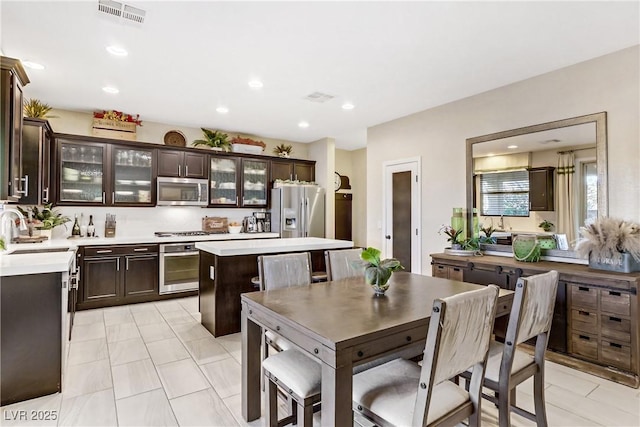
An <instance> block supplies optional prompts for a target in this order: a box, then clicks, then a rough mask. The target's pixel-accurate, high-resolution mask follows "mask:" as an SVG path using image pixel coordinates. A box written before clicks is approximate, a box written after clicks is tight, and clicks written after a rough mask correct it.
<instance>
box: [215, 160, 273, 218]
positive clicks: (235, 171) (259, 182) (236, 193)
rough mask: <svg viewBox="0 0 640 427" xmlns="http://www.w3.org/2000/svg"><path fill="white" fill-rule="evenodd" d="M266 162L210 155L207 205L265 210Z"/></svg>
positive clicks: (267, 167)
mask: <svg viewBox="0 0 640 427" xmlns="http://www.w3.org/2000/svg"><path fill="white" fill-rule="evenodd" d="M268 175H269V163H268V161H266V160H257V159H249V158H239V157H215V156H211V174H210V182H209V184H210V192H211V194H210V206H226V207H257V208H262V207H267V179H268Z"/></svg>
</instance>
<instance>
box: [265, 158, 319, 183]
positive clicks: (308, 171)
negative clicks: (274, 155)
mask: <svg viewBox="0 0 640 427" xmlns="http://www.w3.org/2000/svg"><path fill="white" fill-rule="evenodd" d="M276 179H282V180H285V181H286V180H292V181H306V182H313V181H315V179H316V162H314V161H305V160H286V159H277V160H271V180H272V181H274V180H276Z"/></svg>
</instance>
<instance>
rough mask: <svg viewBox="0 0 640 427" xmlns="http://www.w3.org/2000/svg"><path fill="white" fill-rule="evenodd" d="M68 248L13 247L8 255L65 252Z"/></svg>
mask: <svg viewBox="0 0 640 427" xmlns="http://www.w3.org/2000/svg"><path fill="white" fill-rule="evenodd" d="M69 250H70V249H69V248H28V249H27V248H25V249H15V250H14V251H12V252H11V253H10V254H9V255H24V254H42V253H47V252H67V251H69Z"/></svg>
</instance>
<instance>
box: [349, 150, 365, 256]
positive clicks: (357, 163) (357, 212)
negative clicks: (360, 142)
mask: <svg viewBox="0 0 640 427" xmlns="http://www.w3.org/2000/svg"><path fill="white" fill-rule="evenodd" d="M351 166H352V168H353V172H352V174H351V175H350V176H349V178H351V192H352V193H353V203H352V205H351V207H352V209H353V210H352V212H351V214H352V215H353V221H352V226H353V229H352V239H353V243H354V244H355V245H356V246H362V247H366V246H367V149H366V148H362V149H360V150H355V151H351Z"/></svg>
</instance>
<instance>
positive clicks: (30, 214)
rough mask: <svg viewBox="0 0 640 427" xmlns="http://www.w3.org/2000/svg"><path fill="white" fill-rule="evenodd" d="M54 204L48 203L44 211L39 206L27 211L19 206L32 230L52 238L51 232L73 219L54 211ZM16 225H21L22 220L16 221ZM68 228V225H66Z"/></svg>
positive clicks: (43, 208)
mask: <svg viewBox="0 0 640 427" xmlns="http://www.w3.org/2000/svg"><path fill="white" fill-rule="evenodd" d="M52 206H53V203H47V204H45V205H44V206H43V207H42V210H40V209H38V207H37V206H32V207H30V208H27V209H23V208H21V207H20V206H18V210H19V211H20V213H21V214H22V215H24V217H25V218H29V219H27V226H28V227H30V228H31V229H34V228H35V229H36V230H40V233H41V234H42V232H43V231H44V232H45V233H44V234H47V235H48V237H49V238H51V230H53V229H54V228H55V227H58V226H59V225H65V224H66V223H67V222H69V221H71V219H70V218H69V217H67V216H64V215H62V214H61V213H59V212H56V211H54V210H53V209H52ZM16 224H20V220H19V219H18V220H16ZM65 228H66V225H65Z"/></svg>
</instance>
